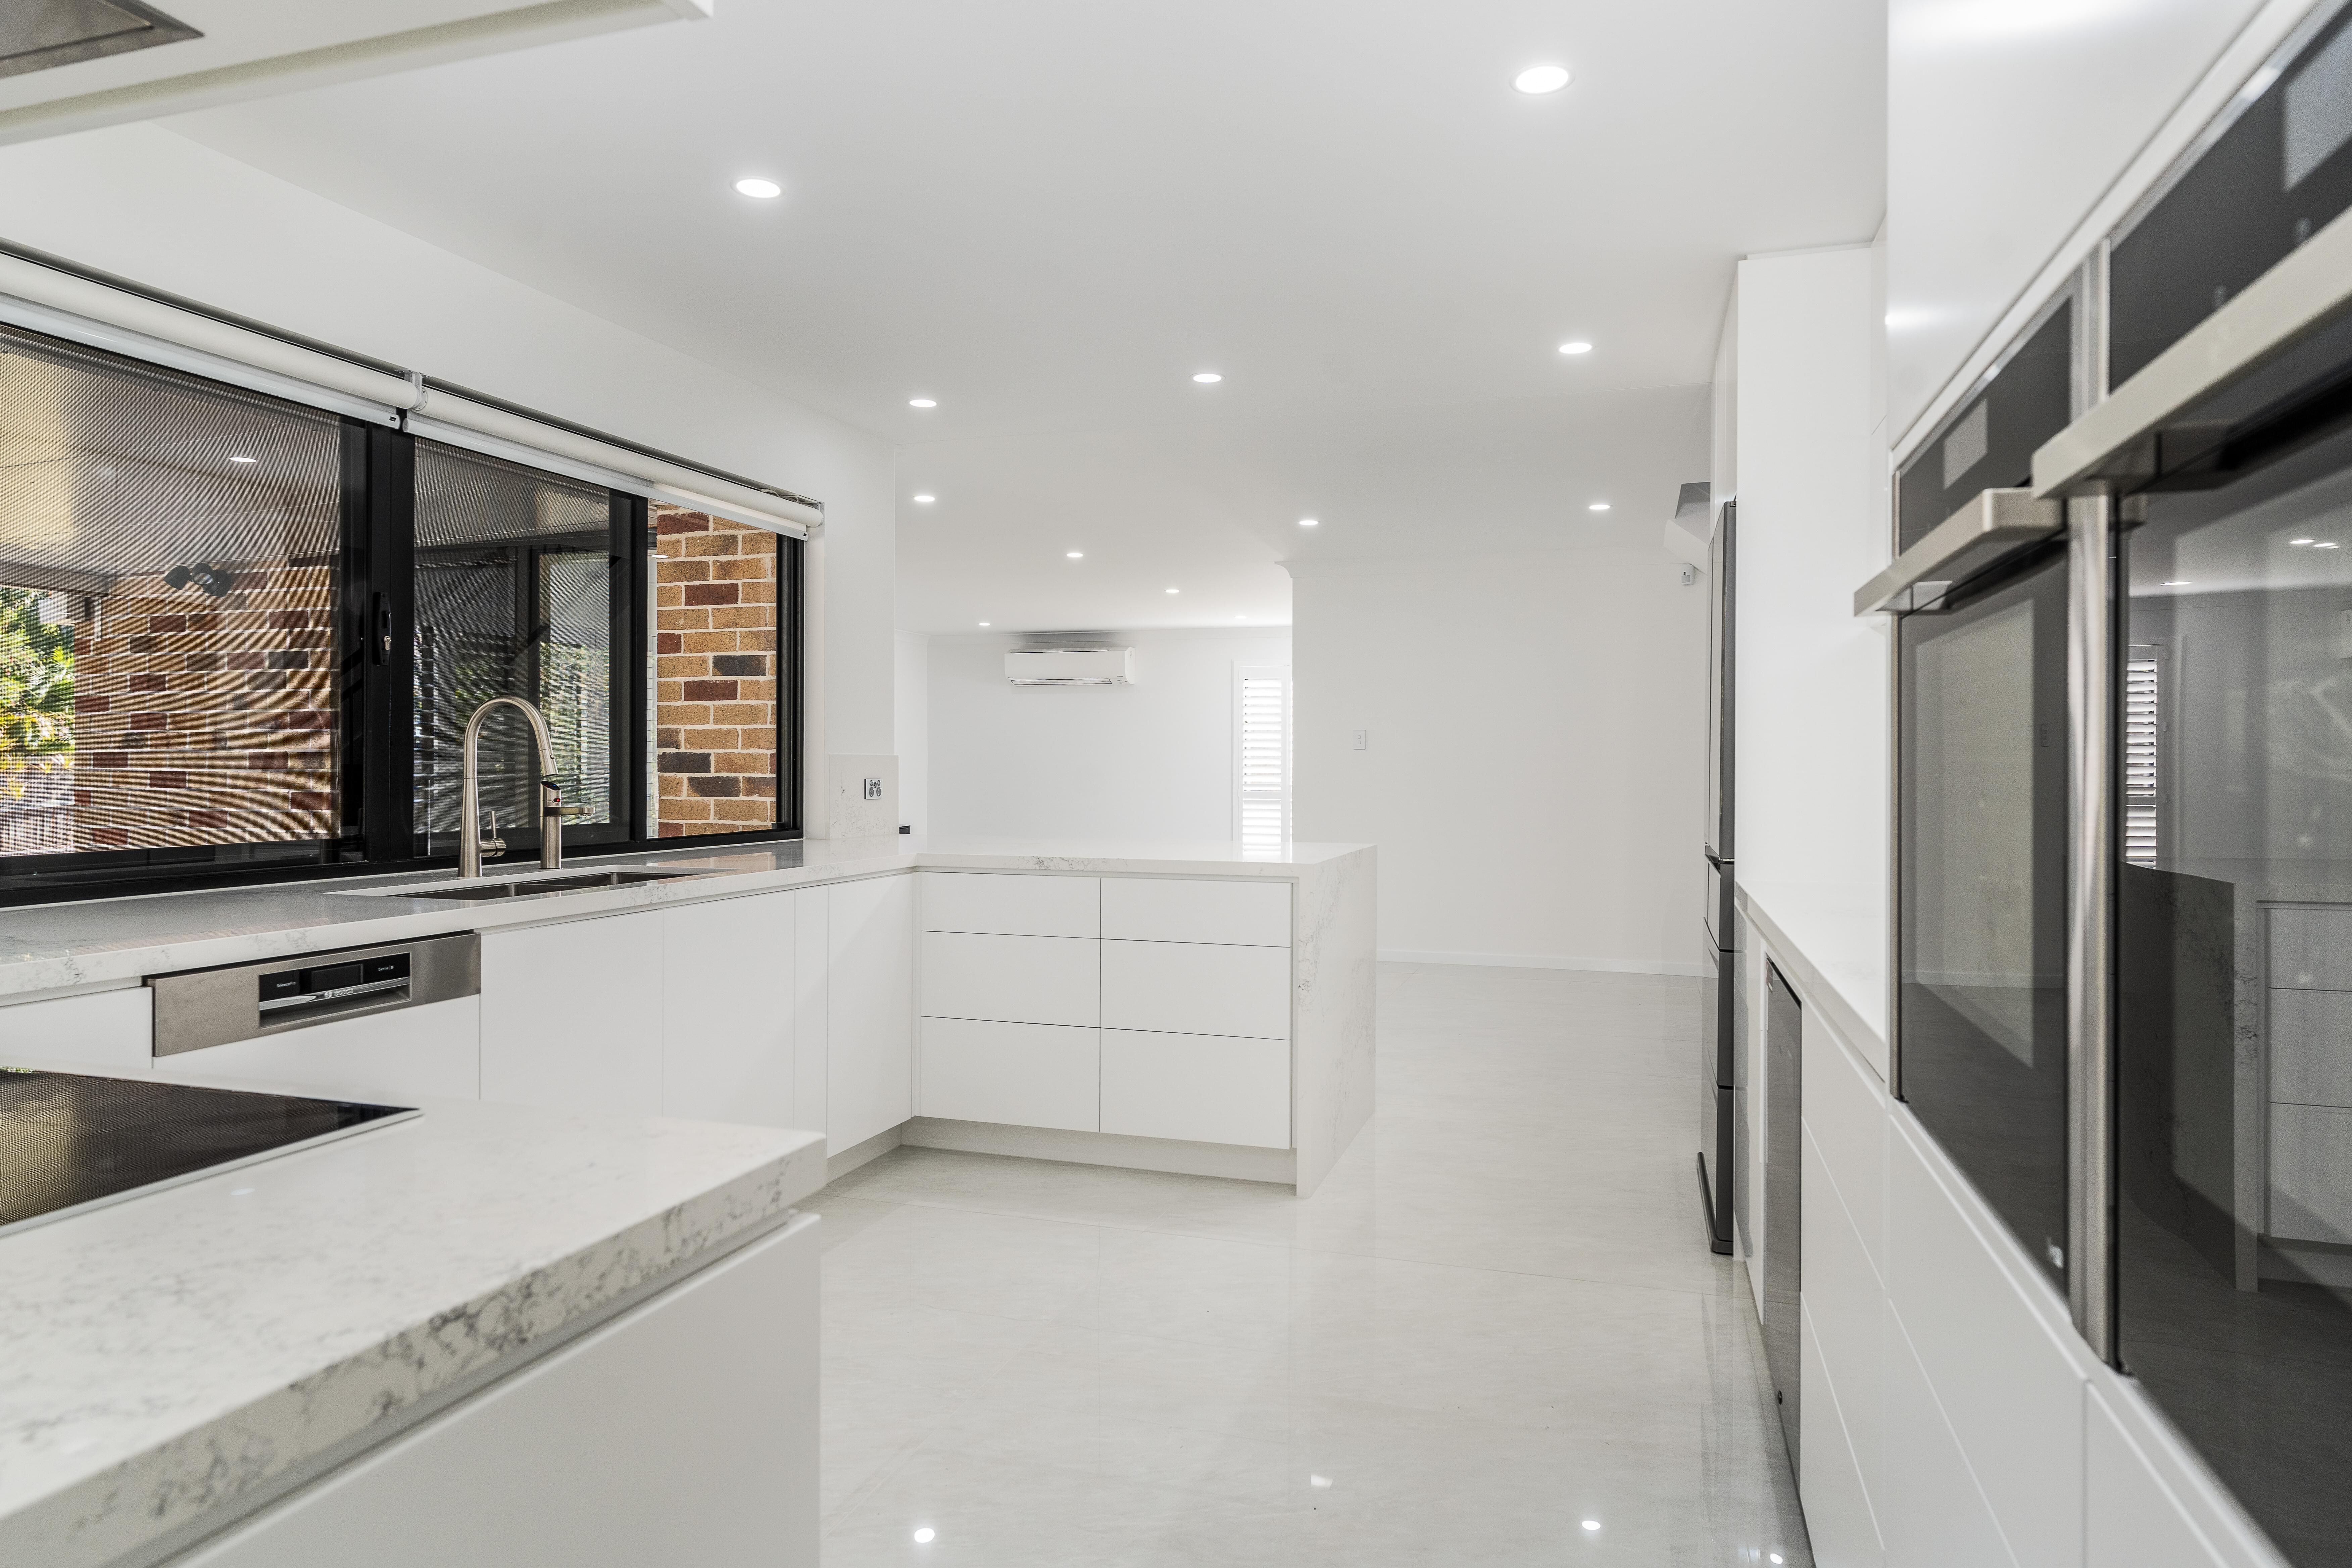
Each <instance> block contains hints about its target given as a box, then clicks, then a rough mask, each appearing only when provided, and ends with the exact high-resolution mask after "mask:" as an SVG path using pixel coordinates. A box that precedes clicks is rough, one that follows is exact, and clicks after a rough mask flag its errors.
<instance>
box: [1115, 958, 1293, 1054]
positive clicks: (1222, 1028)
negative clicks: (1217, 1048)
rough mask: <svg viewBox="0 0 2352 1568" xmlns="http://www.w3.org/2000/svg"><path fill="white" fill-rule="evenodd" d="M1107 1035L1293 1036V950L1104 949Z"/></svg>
mask: <svg viewBox="0 0 2352 1568" xmlns="http://www.w3.org/2000/svg"><path fill="white" fill-rule="evenodd" d="M1102 1022H1103V1027H1105V1028H1107V1029H1150V1030H1154V1031H1160V1032H1166V1033H1172V1034H1183V1035H1246V1036H1252V1037H1256V1038H1259V1039H1268V1040H1286V1039H1288V1038H1289V1037H1290V950H1289V949H1288V948H1281V947H1214V946H1211V945H1209V944H1207V943H1205V942H1104V943H1103V944H1102Z"/></svg>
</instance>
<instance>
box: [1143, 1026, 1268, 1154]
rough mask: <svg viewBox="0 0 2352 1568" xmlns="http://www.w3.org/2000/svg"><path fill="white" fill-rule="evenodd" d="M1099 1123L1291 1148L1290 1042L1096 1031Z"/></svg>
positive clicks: (1151, 1133)
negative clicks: (1099, 1036)
mask: <svg viewBox="0 0 2352 1568" xmlns="http://www.w3.org/2000/svg"><path fill="white" fill-rule="evenodd" d="M1102 1130H1103V1131H1106V1132H1125V1133H1129V1134H1131V1135H1133V1136H1136V1137H1139V1138H1182V1139H1188V1140H1190V1141H1192V1142H1197V1143H1247V1144H1253V1145H1255V1146H1257V1147H1260V1148H1266V1149H1287V1148H1289V1147H1290V1045H1289V1042H1287V1041H1286V1040H1242V1039H1229V1038H1220V1037H1216V1036H1213V1035H1152V1034H1143V1033H1139V1032H1137V1031H1133V1030H1128V1029H1105V1030H1104V1031H1103V1032H1102Z"/></svg>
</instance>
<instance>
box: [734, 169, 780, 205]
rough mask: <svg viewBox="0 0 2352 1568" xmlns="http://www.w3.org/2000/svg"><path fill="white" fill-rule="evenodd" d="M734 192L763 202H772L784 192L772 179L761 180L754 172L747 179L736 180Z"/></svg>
mask: <svg viewBox="0 0 2352 1568" xmlns="http://www.w3.org/2000/svg"><path fill="white" fill-rule="evenodd" d="M735 194H736V195H742V196H753V197H756V198H758V199H759V200H761V201H763V202H772V201H774V200H775V199H776V198H777V197H778V196H781V195H783V194H784V187H783V186H782V185H780V184H776V182H775V181H773V180H763V179H761V178H760V177H759V176H758V175H756V174H754V175H752V176H751V177H749V178H747V179H741V180H738V181H736V182H735Z"/></svg>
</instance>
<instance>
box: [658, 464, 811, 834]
mask: <svg viewBox="0 0 2352 1568" xmlns="http://www.w3.org/2000/svg"><path fill="white" fill-rule="evenodd" d="M651 518H652V521H653V525H654V532H655V537H656V542H657V552H658V553H657V555H656V562H655V568H656V570H655V595H656V605H657V609H656V616H657V619H656V634H655V635H656V642H655V703H654V712H655V719H654V725H655V737H654V745H655V752H654V769H655V779H656V784H655V795H656V799H655V815H656V820H657V821H658V822H659V824H660V833H661V836H662V837H665V838H674V837H681V836H684V835H688V834H701V833H748V832H754V831H757V830H759V829H762V828H772V827H775V826H779V823H780V820H781V819H780V816H779V812H780V810H781V805H780V798H781V797H780V793H779V791H778V789H777V771H778V770H777V756H778V752H777V739H778V730H779V719H778V693H779V690H780V680H781V679H782V670H781V668H779V662H780V657H781V654H780V650H781V649H782V647H783V643H782V615H783V606H782V593H781V591H780V590H781V583H782V574H781V570H780V569H781V567H782V563H783V555H782V541H781V540H779V539H778V538H777V536H776V535H774V534H772V533H770V532H768V531H766V530H764V529H758V528H751V527H747V526H745V525H744V524H742V523H740V522H730V521H727V520H726V519H725V518H718V517H710V516H708V515H706V514H705V513H702V512H698V511H685V510H679V509H677V508H675V507H663V506H656V507H654V508H653V509H651Z"/></svg>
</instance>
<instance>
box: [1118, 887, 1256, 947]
mask: <svg viewBox="0 0 2352 1568" xmlns="http://www.w3.org/2000/svg"><path fill="white" fill-rule="evenodd" d="M1102 933H1103V935H1105V936H1107V937H1122V938H1126V939H1129V940H1131V941H1136V942H1225V943H1229V944H1232V945H1235V946H1243V947H1288V946H1289V945H1290V884H1289V883H1287V882H1192V881H1179V880H1176V879H1171V878H1165V877H1106V878H1104V879H1103V884H1102Z"/></svg>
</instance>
